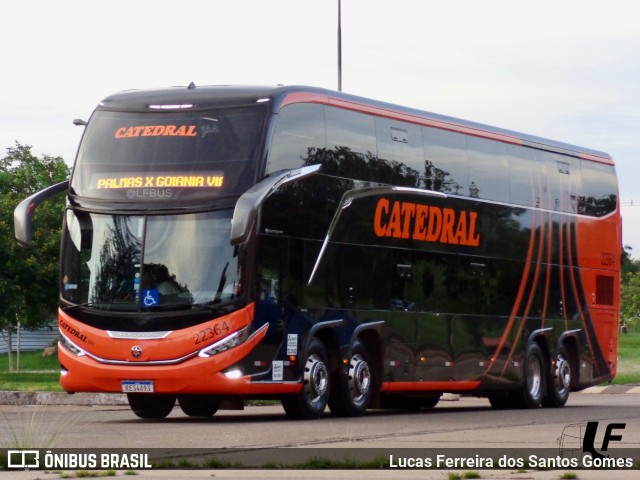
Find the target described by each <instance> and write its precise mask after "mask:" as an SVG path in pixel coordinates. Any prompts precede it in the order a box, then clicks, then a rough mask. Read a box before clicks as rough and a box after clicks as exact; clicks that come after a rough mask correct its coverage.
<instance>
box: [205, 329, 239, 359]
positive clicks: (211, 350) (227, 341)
mask: <svg viewBox="0 0 640 480" xmlns="http://www.w3.org/2000/svg"><path fill="white" fill-rule="evenodd" d="M247 338H249V326H246V327H244V328H241V329H240V330H238V331H237V332H233V333H232V334H231V335H228V336H226V337H224V338H223V339H222V340H218V341H217V342H216V343H214V344H213V345H209V346H208V347H207V348H203V349H202V350H200V353H198V356H199V357H204V358H209V357H213V356H214V355H217V354H218V353H222V352H224V351H225V350H229V349H230V348H233V347H237V346H238V345H240V344H241V343H244V342H246V341H247Z"/></svg>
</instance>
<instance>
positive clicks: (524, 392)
mask: <svg viewBox="0 0 640 480" xmlns="http://www.w3.org/2000/svg"><path fill="white" fill-rule="evenodd" d="M546 371H547V368H546V363H545V361H544V355H543V354H542V350H541V349H540V347H539V346H538V344H537V343H531V344H530V345H529V347H528V348H527V355H526V357H525V360H524V379H523V380H524V382H523V385H522V387H521V388H520V390H515V391H513V392H512V394H513V398H512V400H513V406H514V407H515V408H528V409H530V408H539V407H540V406H541V405H542V399H543V398H544V396H545V390H546V386H547V383H546V377H547V375H546Z"/></svg>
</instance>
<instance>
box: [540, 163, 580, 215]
mask: <svg viewBox="0 0 640 480" xmlns="http://www.w3.org/2000/svg"><path fill="white" fill-rule="evenodd" d="M536 158H538V159H539V160H540V161H541V162H544V164H545V166H546V169H547V176H548V179H549V182H548V184H549V188H548V193H547V198H545V199H544V200H546V201H547V203H546V204H545V205H544V206H545V207H546V208H549V209H550V210H556V211H559V212H569V213H578V192H579V191H580V188H581V184H582V179H581V175H580V164H579V160H578V159H577V158H574V157H569V156H568V155H561V154H559V153H552V152H544V151H537V152H536Z"/></svg>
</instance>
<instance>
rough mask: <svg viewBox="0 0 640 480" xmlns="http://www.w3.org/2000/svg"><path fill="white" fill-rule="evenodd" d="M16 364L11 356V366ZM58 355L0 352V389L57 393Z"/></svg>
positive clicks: (623, 379) (632, 370)
mask: <svg viewBox="0 0 640 480" xmlns="http://www.w3.org/2000/svg"><path fill="white" fill-rule="evenodd" d="M618 353H619V355H618V357H619V360H618V373H617V375H616V378H615V380H614V382H613V383H614V384H616V385H628V384H640V332H630V333H626V334H620V338H619V342H618ZM15 365H16V361H15V355H14V368H15ZM59 372H60V365H59V364H58V358H57V357H56V356H53V357H43V356H42V352H23V353H22V354H21V355H20V372H13V373H9V362H8V357H7V354H3V355H0V390H21V391H48V392H61V391H62V388H61V387H60V384H59V382H58V379H59V375H60V373H59Z"/></svg>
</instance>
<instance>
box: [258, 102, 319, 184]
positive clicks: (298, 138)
mask: <svg viewBox="0 0 640 480" xmlns="http://www.w3.org/2000/svg"><path fill="white" fill-rule="evenodd" d="M325 146H326V140H325V131H324V108H323V107H322V106H321V105H313V104H308V103H296V104H293V105H287V106H286V107H284V108H283V109H282V110H281V111H280V113H279V115H278V117H277V124H276V127H275V132H274V134H273V140H272V142H271V148H270V150H269V160H268V161H267V172H266V173H271V172H275V171H277V170H282V169H285V168H297V167H300V166H302V165H304V164H305V163H308V162H307V159H308V157H310V156H314V155H315V153H316V152H317V151H318V149H324V148H325Z"/></svg>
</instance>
